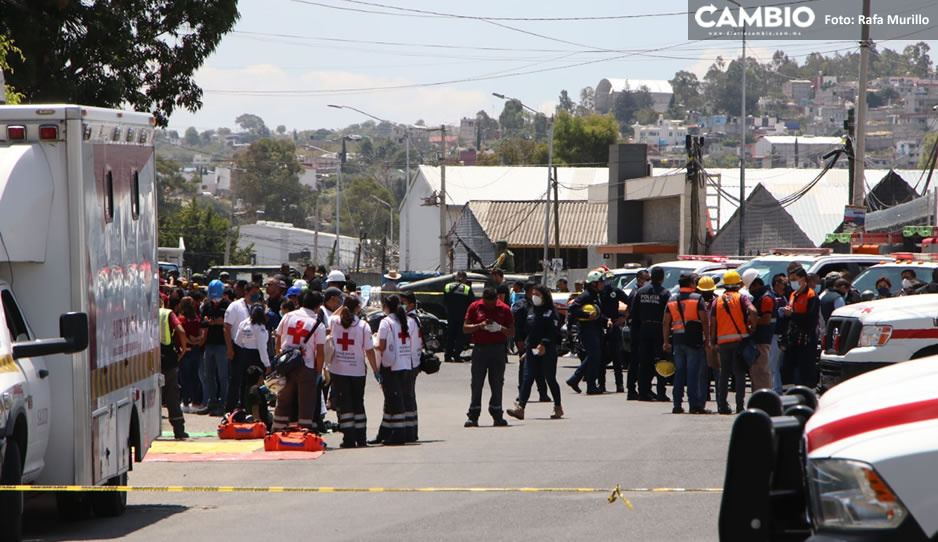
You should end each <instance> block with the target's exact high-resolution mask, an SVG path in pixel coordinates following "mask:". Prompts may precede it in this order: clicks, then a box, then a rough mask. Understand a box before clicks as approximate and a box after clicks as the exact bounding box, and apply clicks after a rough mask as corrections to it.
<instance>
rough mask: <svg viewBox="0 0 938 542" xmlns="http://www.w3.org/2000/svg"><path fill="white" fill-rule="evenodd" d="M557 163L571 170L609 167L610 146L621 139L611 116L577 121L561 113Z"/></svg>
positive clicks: (556, 134)
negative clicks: (605, 165)
mask: <svg viewBox="0 0 938 542" xmlns="http://www.w3.org/2000/svg"><path fill="white" fill-rule="evenodd" d="M554 122H555V125H554V162H555V163H563V164H567V165H571V166H598V165H602V164H608V163H609V145H612V144H614V143H615V142H616V141H617V140H618V138H619V127H618V126H617V125H616V120H615V119H614V118H613V117H612V116H611V115H595V114H594V115H589V116H587V117H574V116H572V115H570V114H568V113H565V112H562V111H561V112H560V113H558V114H557V117H556V118H555V120H554Z"/></svg>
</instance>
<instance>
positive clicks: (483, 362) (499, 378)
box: [466, 343, 508, 421]
mask: <svg viewBox="0 0 938 542" xmlns="http://www.w3.org/2000/svg"><path fill="white" fill-rule="evenodd" d="M506 363H508V354H507V353H506V351H505V343H495V344H477V345H475V346H473V347H472V368H471V372H472V383H471V384H470V389H471V394H472V395H471V399H470V400H469V411H468V412H467V413H466V415H467V416H468V417H469V419H470V420H476V421H478V420H479V415H480V414H481V413H482V388H483V387H484V386H485V378H486V376H488V380H489V391H490V392H491V394H492V396H491V398H490V399H489V414H491V415H492V418H493V419H495V420H500V419H501V418H502V388H503V387H504V385H505V364H506Z"/></svg>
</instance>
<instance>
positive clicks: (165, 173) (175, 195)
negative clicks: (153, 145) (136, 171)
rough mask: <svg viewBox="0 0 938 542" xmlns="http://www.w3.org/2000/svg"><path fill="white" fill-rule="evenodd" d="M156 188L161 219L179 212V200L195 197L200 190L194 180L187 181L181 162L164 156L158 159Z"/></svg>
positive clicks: (157, 205) (158, 211)
mask: <svg viewBox="0 0 938 542" xmlns="http://www.w3.org/2000/svg"><path fill="white" fill-rule="evenodd" d="M156 187H157V192H156V208H157V214H159V216H160V217H163V216H169V215H172V214H174V213H176V212H178V211H179V207H180V203H179V200H180V199H185V198H189V197H192V196H194V195H195V194H196V192H197V191H198V189H199V186H198V183H197V182H196V181H195V180H194V179H193V180H191V181H189V180H186V177H185V176H184V175H183V174H182V166H181V165H179V162H176V161H174V160H168V159H166V158H164V157H162V156H157V157H156ZM163 246H168V245H163ZM172 246H176V245H175V244H173V245H172Z"/></svg>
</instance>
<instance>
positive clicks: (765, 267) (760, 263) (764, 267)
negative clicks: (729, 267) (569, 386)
mask: <svg viewBox="0 0 938 542" xmlns="http://www.w3.org/2000/svg"><path fill="white" fill-rule="evenodd" d="M791 262H798V263H800V264H801V266H802V267H804V268H805V269H806V270H807V269H808V268H810V267H811V264H812V263H814V262H813V261H812V260H796V259H791V260H779V259H771V260H767V259H761V258H756V259H755V260H752V261H750V262H748V263H746V264H744V265H741V266H739V268H738V269H736V271H738V272H739V276H743V273H745V272H746V270H747V269H755V270H756V271H758V272H759V278H761V279H762V282H764V283H765V284H772V277H774V276H775V275H778V274H779V273H782V274H785V275H786V276H787V274H788V266H789V265H790V264H791Z"/></svg>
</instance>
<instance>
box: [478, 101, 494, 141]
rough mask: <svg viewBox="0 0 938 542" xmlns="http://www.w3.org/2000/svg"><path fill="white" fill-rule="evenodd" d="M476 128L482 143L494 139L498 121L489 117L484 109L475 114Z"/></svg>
mask: <svg viewBox="0 0 938 542" xmlns="http://www.w3.org/2000/svg"><path fill="white" fill-rule="evenodd" d="M476 127H477V129H478V130H479V137H480V138H481V139H482V142H483V143H484V142H485V141H489V140H492V139H495V134H496V133H497V132H498V121H497V120H495V119H493V118H492V117H490V116H489V114H488V113H486V112H485V110H484V109H482V110H480V111H479V112H478V113H476Z"/></svg>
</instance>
